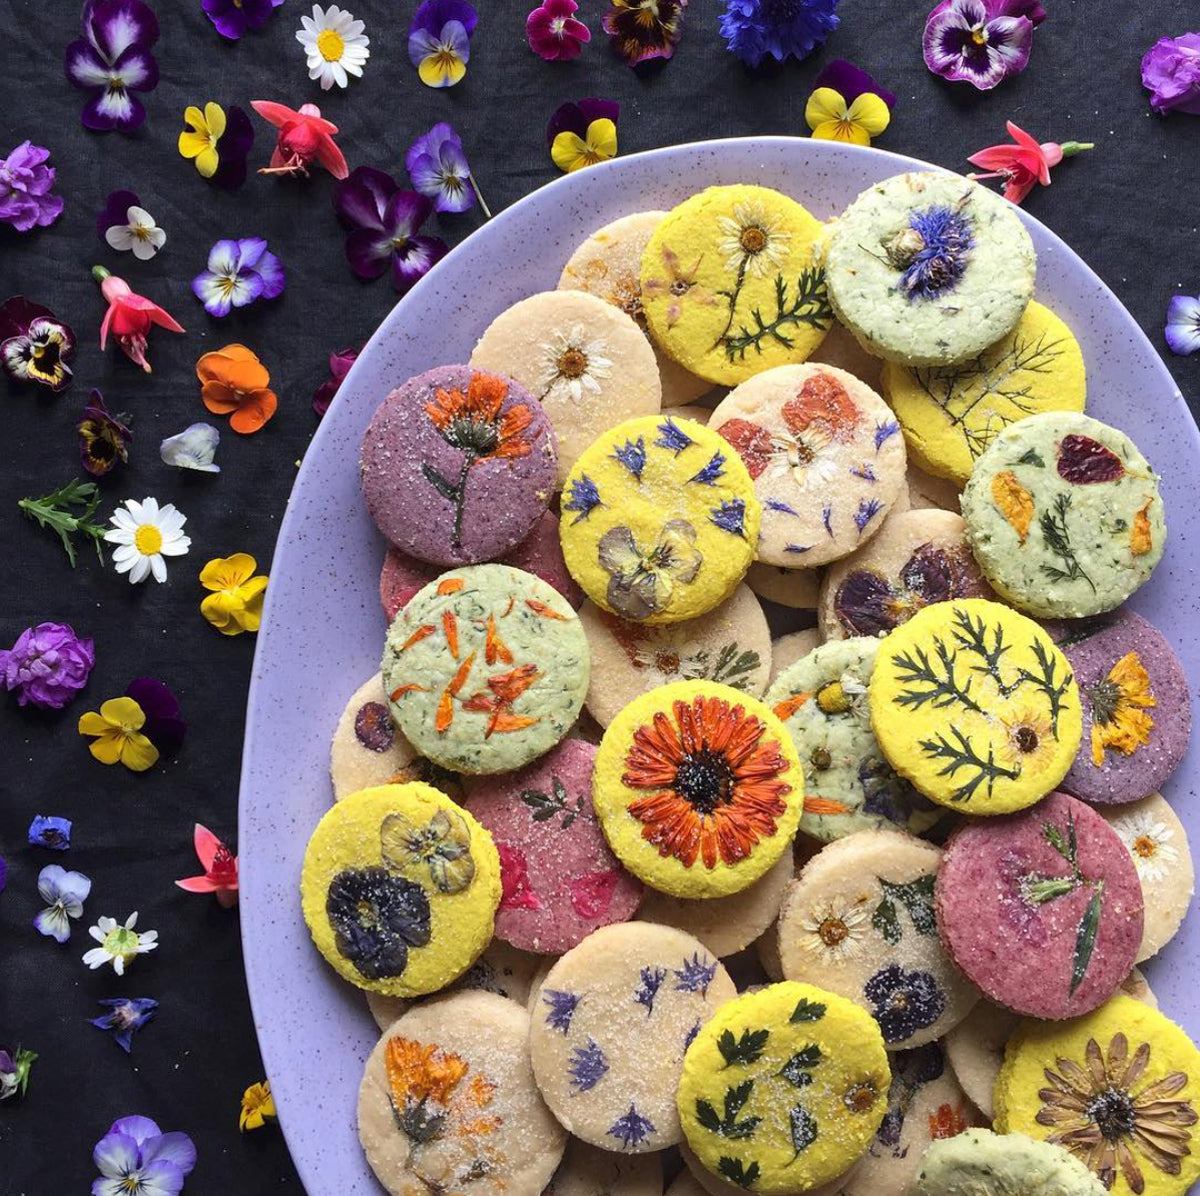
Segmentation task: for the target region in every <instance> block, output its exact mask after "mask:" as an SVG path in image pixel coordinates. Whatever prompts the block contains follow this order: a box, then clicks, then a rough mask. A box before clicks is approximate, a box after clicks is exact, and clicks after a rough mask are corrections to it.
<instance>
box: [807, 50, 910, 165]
mask: <svg viewBox="0 0 1200 1196" xmlns="http://www.w3.org/2000/svg"><path fill="white" fill-rule="evenodd" d="M895 103H896V96H895V94H894V93H892V92H890V91H888V90H887V89H886V88H884V87H880V86H879V84H878V83H876V82H875V80H874V79H872V78H871V76H870V75H869V74H867V72H866V71H864V70H861V69H860V68H859V67H856V66H854V65H853V63H849V62H847V61H846V60H845V59H844V58H835V59H834V60H833V62H831V63H829V65H828V66H826V67H824V68H823V69H822V70H821V73H820V74H819V75H817V77H816V79H815V80H814V83H813V93H812V95H810V96H809V97H808V104H807V105H806V106H805V109H804V119H805V120H806V121H807V122H808V127H809V128H810V129H811V130H812V135H813V136H814V137H815V138H816V139H817V140H818V141H848V142H850V143H851V144H852V145H870V144H871V138H872V137H878V136H879V134H880V133H882V132H883V131H884V129H886V128H887V127H888V125H889V123H890V122H891V119H892V113H891V109H892V107H893V105H894V104H895Z"/></svg>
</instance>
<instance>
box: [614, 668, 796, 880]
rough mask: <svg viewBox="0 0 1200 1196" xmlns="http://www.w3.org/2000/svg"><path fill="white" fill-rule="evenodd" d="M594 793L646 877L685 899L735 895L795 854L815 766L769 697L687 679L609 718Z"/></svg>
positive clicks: (630, 863) (620, 848) (626, 859)
mask: <svg viewBox="0 0 1200 1196" xmlns="http://www.w3.org/2000/svg"><path fill="white" fill-rule="evenodd" d="M592 800H593V802H594V804H595V807H596V814H597V815H598V817H599V819H600V825H601V826H602V827H603V828H604V833H605V835H606V836H607V837H608V841H609V843H610V845H611V846H612V849H613V851H615V852H616V854H617V857H618V858H619V859H620V860H621V862H622V863H623V864H624V865H625V866H626V867H627V868H628V869H629V870H630V871H631V872H632V873H633V874H634V875H635V876H639V877H641V879H642V880H644V881H645V882H646V884H648V885H650V886H652V887H653V888H656V889H659V890H661V891H662V892H664V893H670V894H672V895H673V896H676V897H725V896H728V895H729V894H730V893H736V892H738V891H739V890H741V889H744V888H746V887H747V886H748V885H751V884H753V883H754V882H755V881H756V880H758V879H759V877H761V876H763V875H764V874H765V873H766V872H767V871H768V870H769V869H770V868H771V867H772V866H773V865H774V864H775V862H776V860H778V859H779V858H780V857H781V856H784V855H786V854H789V853H790V847H791V843H792V839H793V837H794V836H795V833H796V824H797V823H798V822H799V821H800V809H801V805H802V803H803V801H804V774H803V772H802V770H801V768H800V762H799V760H798V758H797V756H796V749H795V748H794V747H793V746H792V742H791V739H790V738H789V737H788V733H787V731H786V729H785V728H784V726H783V724H782V723H781V722H780V721H779V719H777V718H776V717H775V715H773V714H772V713H771V712H770V710H769V709H768V708H767V707H766V706H764V705H763V703H762V702H760V701H758V700H757V699H756V698H751V697H748V696H747V695H745V694H742V693H739V692H738V691H737V690H735V689H730V688H729V687H728V686H726V685H719V684H717V683H715V682H712V681H677V682H674V683H673V684H671V685H664V686H662V687H660V688H659V689H655V690H651V691H650V693H648V694H643V695H642V696H641V697H640V698H636V699H634V701H632V702H630V703H629V705H628V706H626V707H625V709H624V710H622V711H621V713H620V714H619V715H617V717H616V718H615V719H613V721H612V722H611V723H610V724H609V727H608V730H607V731H605V733H604V739H603V740H602V741H601V744H600V751H599V752H598V754H597V756H596V771H595V774H594V777H593V781H592Z"/></svg>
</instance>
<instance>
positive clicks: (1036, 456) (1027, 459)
mask: <svg viewBox="0 0 1200 1196" xmlns="http://www.w3.org/2000/svg"><path fill="white" fill-rule="evenodd" d="M1017 464H1018V465H1036V466H1037V467H1038V468H1039V469H1045V468H1046V462H1045V461H1043V460H1042V455H1041V454H1040V453H1039V452H1038V451H1037V449H1026V450H1025V452H1023V453H1022V454H1021V455H1020V456H1019V457H1018V458H1017Z"/></svg>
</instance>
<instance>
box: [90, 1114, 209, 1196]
mask: <svg viewBox="0 0 1200 1196" xmlns="http://www.w3.org/2000/svg"><path fill="white" fill-rule="evenodd" d="M92 1162H94V1163H95V1164H96V1168H97V1170H99V1172H100V1175H101V1176H102V1178H101V1179H97V1180H94V1181H93V1182H92V1196H128V1193H131V1192H138V1193H143V1194H144V1196H177V1194H178V1193H179V1192H181V1191H183V1181H184V1180H185V1179H186V1178H187V1176H188V1175H189V1174H190V1173H191V1170H192V1168H193V1167H195V1165H196V1147H195V1146H194V1145H193V1144H192V1140H191V1138H189V1137H188V1136H187V1134H184V1133H180V1132H175V1133H171V1134H164V1133H163V1132H162V1130H160V1129H159V1128H158V1125H157V1124H156V1123H155V1122H153V1121H151V1120H150V1118H149V1117H122V1118H121V1119H120V1120H119V1121H114V1122H113V1123H112V1126H111V1127H110V1128H109V1131H108V1133H107V1134H105V1135H104V1137H103V1138H101V1139H100V1141H99V1142H97V1143H96V1146H95V1149H94V1150H93V1151H92Z"/></svg>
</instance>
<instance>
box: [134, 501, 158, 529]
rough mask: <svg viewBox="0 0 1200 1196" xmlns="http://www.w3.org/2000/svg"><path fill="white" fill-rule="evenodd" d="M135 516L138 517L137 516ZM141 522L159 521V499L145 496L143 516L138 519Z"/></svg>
mask: <svg viewBox="0 0 1200 1196" xmlns="http://www.w3.org/2000/svg"><path fill="white" fill-rule="evenodd" d="M135 518H137V517H136V516H135ZM138 522H139V523H157V522H158V499H157V498H143V499H142V517H141V519H139V520H138Z"/></svg>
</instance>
